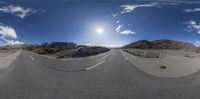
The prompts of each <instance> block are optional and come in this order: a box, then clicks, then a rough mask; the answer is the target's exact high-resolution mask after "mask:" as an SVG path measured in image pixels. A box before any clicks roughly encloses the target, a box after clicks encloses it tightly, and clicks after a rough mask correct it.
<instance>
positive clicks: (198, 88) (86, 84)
mask: <svg viewBox="0 0 200 99" xmlns="http://www.w3.org/2000/svg"><path fill="white" fill-rule="evenodd" d="M199 93H200V74H199V73H195V74H193V75H190V76H187V77H182V78H173V79H172V78H171V79H169V78H158V77H154V76H151V75H148V74H146V73H144V72H142V71H140V70H138V69H137V68H136V67H135V66H134V65H132V64H130V63H129V62H128V61H127V60H126V59H125V57H124V56H123V55H122V54H121V53H120V51H118V50H112V51H110V52H108V53H107V54H106V55H104V56H101V57H98V58H91V59H83V60H66V61H61V60H52V59H48V58H44V57H40V56H38V55H34V54H32V53H30V52H27V51H22V53H21V54H20V55H19V56H18V58H17V59H16V60H15V61H14V62H13V63H12V64H11V65H10V66H9V67H8V68H6V69H4V70H3V71H2V72H1V73H0V99H199V98H200V94H199Z"/></svg>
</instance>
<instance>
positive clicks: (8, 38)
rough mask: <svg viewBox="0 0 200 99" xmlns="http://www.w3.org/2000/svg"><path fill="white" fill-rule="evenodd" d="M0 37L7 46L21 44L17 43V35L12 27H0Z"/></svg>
mask: <svg viewBox="0 0 200 99" xmlns="http://www.w3.org/2000/svg"><path fill="white" fill-rule="evenodd" d="M0 36H1V39H2V40H4V41H5V42H6V43H7V44H10V45H14V44H23V42H20V41H17V40H16V39H17V33H16V32H15V30H14V29H13V28H12V27H8V26H0Z"/></svg>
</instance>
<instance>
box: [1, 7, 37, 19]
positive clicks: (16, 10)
mask: <svg viewBox="0 0 200 99" xmlns="http://www.w3.org/2000/svg"><path fill="white" fill-rule="evenodd" d="M0 12H4V13H9V14H12V15H15V16H17V17H20V18H21V19H23V18H25V17H26V16H28V15H30V14H32V13H35V12H36V10H33V9H31V8H23V7H20V6H13V5H10V6H6V7H2V8H0Z"/></svg>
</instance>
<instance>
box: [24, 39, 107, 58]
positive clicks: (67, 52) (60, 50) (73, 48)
mask: <svg viewBox="0 0 200 99" xmlns="http://www.w3.org/2000/svg"><path fill="white" fill-rule="evenodd" d="M24 49H26V50H29V51H33V52H35V53H38V54H42V55H53V56H55V57H56V58H67V57H87V56H91V55H97V54H100V53H104V52H107V51H109V49H108V48H105V47H100V46H83V45H77V44H75V43H72V42H53V43H43V44H41V45H30V46H26V47H24Z"/></svg>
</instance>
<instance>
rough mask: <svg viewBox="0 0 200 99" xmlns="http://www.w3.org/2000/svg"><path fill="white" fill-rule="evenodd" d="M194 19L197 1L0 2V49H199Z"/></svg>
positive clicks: (199, 27)
mask: <svg viewBox="0 0 200 99" xmlns="http://www.w3.org/2000/svg"><path fill="white" fill-rule="evenodd" d="M199 15H200V1H197V0H195V1H192V0H84V1H83V0H51V1H50V0H4V1H3V0H2V1H0V45H6V44H22V43H25V44H41V43H44V42H54V41H70V42H75V43H78V44H86V45H102V46H107V47H116V46H122V45H124V44H128V43H130V42H132V41H136V40H140V39H147V40H157V39H171V40H179V41H185V42H191V43H193V44H195V45H200V17H198V16H199Z"/></svg>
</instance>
